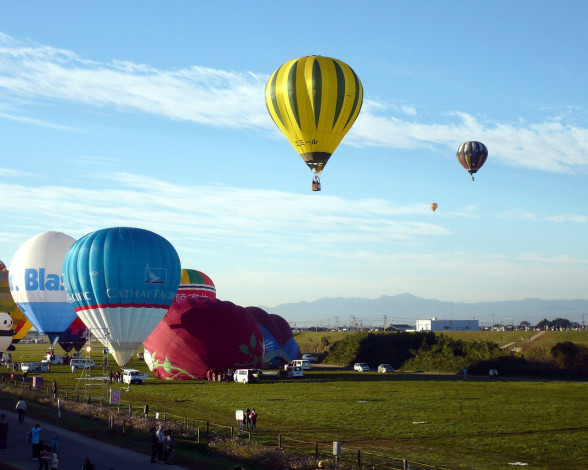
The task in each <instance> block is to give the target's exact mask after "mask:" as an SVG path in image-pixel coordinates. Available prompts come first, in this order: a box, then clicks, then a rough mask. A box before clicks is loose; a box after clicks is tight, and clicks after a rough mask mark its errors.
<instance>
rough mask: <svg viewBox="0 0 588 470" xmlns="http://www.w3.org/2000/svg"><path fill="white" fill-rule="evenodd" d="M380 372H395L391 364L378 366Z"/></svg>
mask: <svg viewBox="0 0 588 470" xmlns="http://www.w3.org/2000/svg"><path fill="white" fill-rule="evenodd" d="M378 372H380V373H382V374H385V373H386V372H394V367H392V366H391V365H390V364H380V365H379V366H378Z"/></svg>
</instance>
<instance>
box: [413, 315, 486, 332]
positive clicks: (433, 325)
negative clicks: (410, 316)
mask: <svg viewBox="0 0 588 470" xmlns="http://www.w3.org/2000/svg"><path fill="white" fill-rule="evenodd" d="M479 329H480V321H479V320H437V319H436V318H431V319H430V320H417V321H416V330H417V331H478V330H479Z"/></svg>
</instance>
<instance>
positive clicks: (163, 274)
mask: <svg viewBox="0 0 588 470" xmlns="http://www.w3.org/2000/svg"><path fill="white" fill-rule="evenodd" d="M180 271H181V268H180V258H179V257H178V254H177V252H176V250H175V248H174V247H173V246H172V244H171V243H170V242H169V241H167V240H166V239H165V238H163V237H162V236H160V235H158V234H156V233H153V232H150V231H149V230H143V229H139V228H130V227H114V228H107V229H102V230H98V231H96V232H92V233H89V234H88V235H85V236H84V237H82V238H80V239H79V240H78V241H77V242H76V243H75V244H74V245H73V246H72V247H71V249H70V250H69V252H68V253H67V255H66V257H65V260H64V262H63V274H64V278H65V279H64V280H65V285H66V286H67V291H68V297H69V299H70V301H71V303H72V305H73V306H74V307H75V311H76V312H77V314H78V316H79V317H80V318H81V319H82V321H83V322H84V324H85V325H86V326H87V327H88V328H89V329H90V332H91V334H92V336H95V337H96V338H98V339H99V340H100V342H102V344H103V345H104V346H106V347H107V348H108V349H110V350H111V351H113V356H114V358H115V360H116V363H117V364H118V365H119V366H121V367H122V366H123V365H125V364H126V363H127V361H128V360H129V359H130V358H131V357H132V356H133V354H134V352H135V350H136V349H137V348H138V347H139V346H140V345H141V343H143V341H144V340H145V338H147V336H149V334H150V333H151V332H152V331H153V329H154V328H155V327H156V326H157V324H158V323H159V322H160V321H161V319H162V318H163V316H164V315H165V312H166V311H167V309H168V308H169V306H170V305H171V303H172V302H173V300H174V299H175V297H176V293H177V291H178V286H179V284H180ZM68 325H69V324H68ZM68 325H66V327H67V326H68ZM64 329H65V328H64Z"/></svg>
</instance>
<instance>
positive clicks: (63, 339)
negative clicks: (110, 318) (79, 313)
mask: <svg viewBox="0 0 588 470" xmlns="http://www.w3.org/2000/svg"><path fill="white" fill-rule="evenodd" d="M87 339H88V329H87V328H86V325H84V322H83V321H82V319H81V318H80V317H76V319H75V320H74V321H73V322H72V323H71V325H69V326H68V327H67V329H66V330H65V331H64V332H63V333H61V334H60V335H59V339H58V340H57V344H59V346H61V348H62V349H63V350H64V351H65V352H70V351H71V350H72V349H75V350H76V351H79V350H80V349H82V348H83V347H84V345H85V344H86V342H87Z"/></svg>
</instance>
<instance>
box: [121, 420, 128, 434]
mask: <svg viewBox="0 0 588 470" xmlns="http://www.w3.org/2000/svg"><path fill="white" fill-rule="evenodd" d="M126 425H127V420H126V419H123V426H122V432H123V434H124V433H125V431H126Z"/></svg>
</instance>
